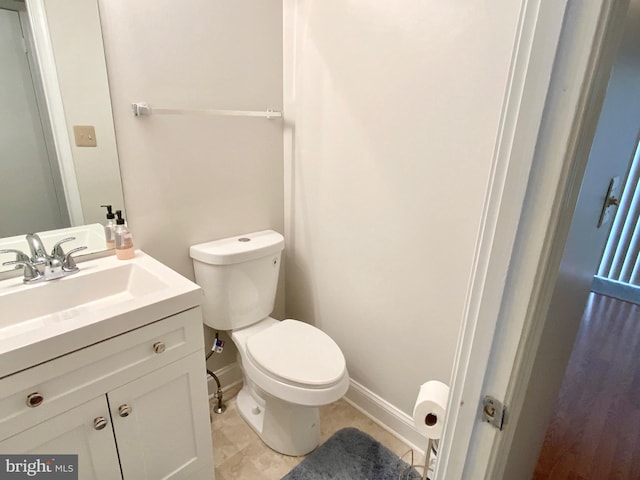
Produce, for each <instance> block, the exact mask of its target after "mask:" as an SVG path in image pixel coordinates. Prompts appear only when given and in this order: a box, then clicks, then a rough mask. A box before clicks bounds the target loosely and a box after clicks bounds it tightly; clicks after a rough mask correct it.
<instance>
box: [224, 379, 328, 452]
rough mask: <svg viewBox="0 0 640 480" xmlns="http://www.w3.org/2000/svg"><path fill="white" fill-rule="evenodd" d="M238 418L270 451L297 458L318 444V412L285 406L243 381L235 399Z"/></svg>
mask: <svg viewBox="0 0 640 480" xmlns="http://www.w3.org/2000/svg"><path fill="white" fill-rule="evenodd" d="M236 402H237V405H238V412H239V413H240V416H241V417H242V418H243V419H244V420H245V421H246V422H247V423H248V424H249V426H250V427H251V428H252V429H253V430H254V431H255V432H256V433H257V434H258V436H259V437H260V438H261V439H262V441H263V442H264V443H265V444H266V445H267V446H268V447H269V448H271V449H272V450H275V451H276V452H279V453H282V454H284V455H290V456H293V457H298V456H301V455H306V454H307V453H309V452H311V451H312V450H314V449H315V448H316V447H317V446H318V445H319V444H320V411H319V409H318V407H307V406H303V405H296V404H293V403H289V402H285V401H283V400H281V399H279V398H275V397H273V396H272V395H269V394H268V393H266V392H263V391H260V392H258V389H257V387H255V386H252V385H250V384H249V382H247V381H246V377H245V384H244V386H243V387H242V389H241V390H240V392H239V393H238V396H237V399H236Z"/></svg>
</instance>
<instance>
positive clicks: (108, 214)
mask: <svg viewBox="0 0 640 480" xmlns="http://www.w3.org/2000/svg"><path fill="white" fill-rule="evenodd" d="M100 206H101V207H103V208H106V209H107V220H113V219H114V218H116V216H115V215H114V214H113V212H112V211H111V209H112V208H113V207H112V206H111V205H100Z"/></svg>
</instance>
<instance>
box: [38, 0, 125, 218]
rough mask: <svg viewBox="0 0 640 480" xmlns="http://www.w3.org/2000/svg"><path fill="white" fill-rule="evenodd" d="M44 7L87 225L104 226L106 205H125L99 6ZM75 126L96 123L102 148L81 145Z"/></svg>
mask: <svg viewBox="0 0 640 480" xmlns="http://www.w3.org/2000/svg"><path fill="white" fill-rule="evenodd" d="M44 5H45V8H46V15H47V24H48V26H49V36H50V38H51V44H52V46H53V51H54V56H55V65H56V71H57V75H58V82H59V85H60V92H61V94H62V98H63V104H64V114H65V119H66V124H67V131H68V134H69V138H70V142H71V149H72V152H73V168H74V170H75V174H76V179H77V183H78V189H79V193H80V202H81V204H82V212H83V216H84V223H97V222H100V223H104V221H105V210H104V209H103V208H100V205H103V204H107V203H113V205H114V209H122V208H123V205H122V184H121V182H120V169H119V167H118V152H117V149H116V140H115V135H114V130H113V119H112V115H111V103H110V98H109V83H108V81H107V75H106V67H105V58H104V49H103V46H102V36H101V32H100V16H99V13H98V4H97V2H96V1H95V0H93V1H88V0H46V1H45V2H44ZM74 125H93V126H94V127H95V131H96V139H97V146H96V147H78V146H76V144H75V140H74V136H73V126H74Z"/></svg>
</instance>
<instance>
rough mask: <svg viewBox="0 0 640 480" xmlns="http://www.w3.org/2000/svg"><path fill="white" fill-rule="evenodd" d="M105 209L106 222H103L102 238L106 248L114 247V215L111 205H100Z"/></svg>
mask: <svg viewBox="0 0 640 480" xmlns="http://www.w3.org/2000/svg"><path fill="white" fill-rule="evenodd" d="M100 206H101V207H104V208H106V209H107V223H105V224H104V238H105V240H106V242H107V248H115V246H116V222H114V221H113V219H114V218H116V216H115V215H114V214H113V212H112V211H111V209H112V208H113V207H112V206H111V205H100Z"/></svg>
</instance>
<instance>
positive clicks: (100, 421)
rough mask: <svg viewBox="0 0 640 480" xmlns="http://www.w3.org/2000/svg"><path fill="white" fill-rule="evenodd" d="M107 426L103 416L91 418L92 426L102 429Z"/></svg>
mask: <svg viewBox="0 0 640 480" xmlns="http://www.w3.org/2000/svg"><path fill="white" fill-rule="evenodd" d="M106 426H107V419H106V418H104V417H96V418H94V419H93V428H95V429H96V430H102V429H103V428H104V427H106Z"/></svg>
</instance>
